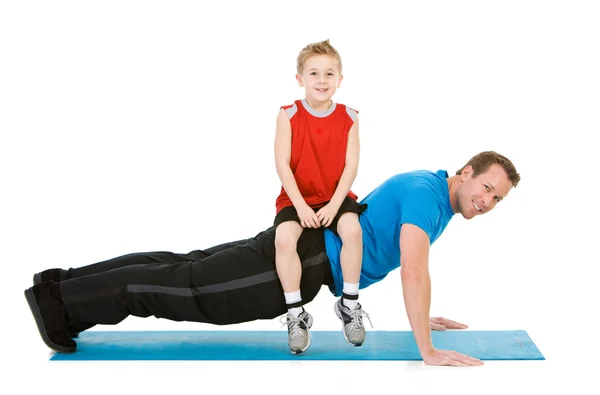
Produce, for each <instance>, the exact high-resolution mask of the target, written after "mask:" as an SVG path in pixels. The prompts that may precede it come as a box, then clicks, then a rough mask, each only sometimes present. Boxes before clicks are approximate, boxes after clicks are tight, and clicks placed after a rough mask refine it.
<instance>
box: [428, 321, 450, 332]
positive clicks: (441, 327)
mask: <svg viewBox="0 0 600 395" xmlns="http://www.w3.org/2000/svg"><path fill="white" fill-rule="evenodd" d="M429 324H430V325H431V329H432V330H434V331H445V330H446V327H445V326H444V325H440V324H436V323H435V322H430V323H429Z"/></svg>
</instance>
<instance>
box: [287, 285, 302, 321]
mask: <svg viewBox="0 0 600 395" xmlns="http://www.w3.org/2000/svg"><path fill="white" fill-rule="evenodd" d="M283 295H284V296H285V303H286V304H293V303H298V302H302V295H301V294H300V290H297V291H294V292H284V293H283ZM303 310H304V309H303V308H302V307H292V308H291V309H288V313H290V314H291V315H292V316H293V317H294V318H298V316H299V315H300V313H302V311H303Z"/></svg>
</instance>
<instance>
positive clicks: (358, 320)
mask: <svg viewBox="0 0 600 395" xmlns="http://www.w3.org/2000/svg"><path fill="white" fill-rule="evenodd" d="M363 317H366V318H367V319H368V320H369V324H371V328H373V323H372V322H371V318H370V317H369V313H367V312H366V311H364V310H363V309H356V310H350V319H351V320H350V325H351V327H350V328H351V330H354V329H362V327H363Z"/></svg>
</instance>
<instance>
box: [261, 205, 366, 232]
mask: <svg viewBox="0 0 600 395" xmlns="http://www.w3.org/2000/svg"><path fill="white" fill-rule="evenodd" d="M327 203H329V202H325V203H323V204H322V205H321V206H320V207H318V208H313V210H314V211H315V212H317V211H319V208H321V207H323V206H325V205H326V204H327ZM366 208H367V205H366V204H360V203H358V202H357V201H356V200H354V199H351V198H349V197H348V196H346V198H345V199H344V201H343V202H342V205H341V206H340V209H339V210H338V212H337V214H336V215H335V217H334V218H333V221H331V224H330V225H329V226H328V227H327V228H328V229H331V230H332V231H333V232H334V233H335V234H336V235H337V224H338V221H339V220H340V217H341V216H342V214H345V213H356V214H358V215H360V214H361V213H362V212H363V211H365V209H366ZM287 221H296V222H298V223H299V224H300V218H299V217H298V213H297V212H296V208H295V207H294V206H288V207H284V208H282V209H281V210H280V211H279V212H278V213H277V215H276V216H275V221H274V222H273V227H274V228H275V229H277V227H278V226H279V225H280V224H282V223H284V222H287Z"/></svg>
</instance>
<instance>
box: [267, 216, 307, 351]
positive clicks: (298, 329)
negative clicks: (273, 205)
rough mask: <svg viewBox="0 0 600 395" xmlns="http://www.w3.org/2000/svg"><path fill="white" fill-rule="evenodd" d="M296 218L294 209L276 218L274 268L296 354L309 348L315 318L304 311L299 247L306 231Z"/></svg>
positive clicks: (292, 347) (289, 341)
mask: <svg viewBox="0 0 600 395" xmlns="http://www.w3.org/2000/svg"><path fill="white" fill-rule="evenodd" d="M297 217H298V215H297V213H296V210H295V209H294V207H286V208H284V209H282V211H280V212H279V213H278V215H277V217H276V218H275V227H276V228H275V264H276V268H277V275H278V277H279V280H280V281H281V287H282V288H283V294H284V297H285V302H286V307H287V310H288V313H287V316H286V323H287V326H288V345H289V348H290V351H291V352H292V353H293V354H299V353H302V352H304V351H306V350H307V349H308V347H310V344H311V337H310V327H311V326H312V316H311V315H310V314H308V313H307V312H306V311H305V310H304V307H303V305H304V303H303V301H302V294H301V292H300V280H301V278H302V266H301V264H300V257H299V256H298V252H297V246H298V240H299V238H300V236H301V235H302V231H303V228H302V226H301V225H300V223H299V220H297V219H296V218H297Z"/></svg>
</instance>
